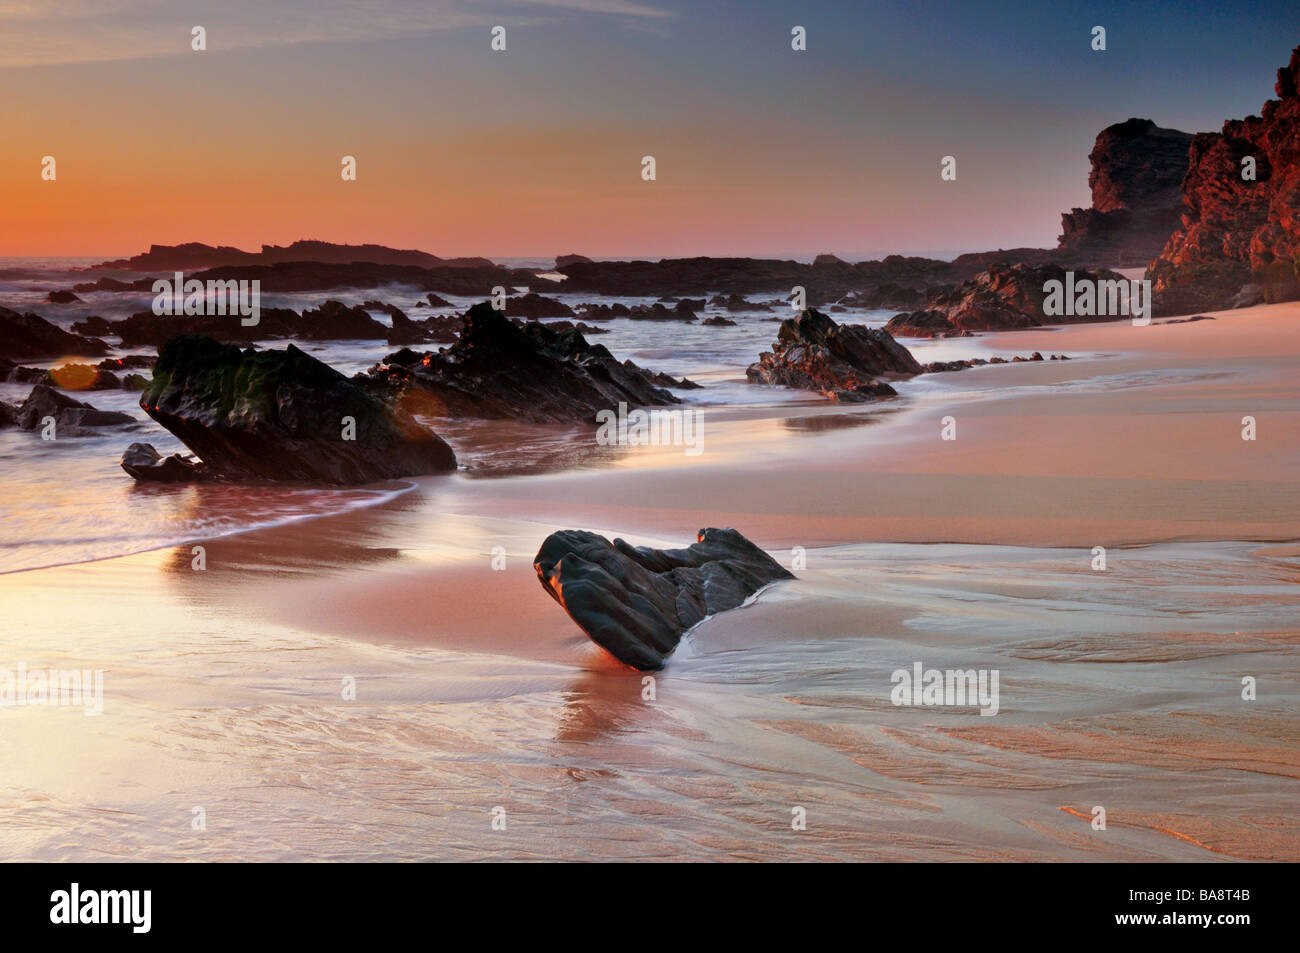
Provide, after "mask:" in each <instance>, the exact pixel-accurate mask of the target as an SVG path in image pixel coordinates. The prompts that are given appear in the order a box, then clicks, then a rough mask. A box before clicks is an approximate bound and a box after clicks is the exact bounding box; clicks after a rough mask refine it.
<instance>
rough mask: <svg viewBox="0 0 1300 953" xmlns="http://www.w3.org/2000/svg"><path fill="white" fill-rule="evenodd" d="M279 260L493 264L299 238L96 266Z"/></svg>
mask: <svg viewBox="0 0 1300 953" xmlns="http://www.w3.org/2000/svg"><path fill="white" fill-rule="evenodd" d="M277 262H314V263H318V264H352V263H354V262H368V263H371V264H375V265H409V266H413V267H419V268H434V267H469V268H481V267H483V266H485V265H487V266H491V265H492V262H490V261H488V260H487V259H486V258H450V259H445V258H439V257H438V256H437V255H430V254H429V253H428V252H422V251H416V250H414V249H400V248H389V247H388V246H386V245H336V244H334V243H333V242H319V241H296V242H294V243H293V244H292V245H263V246H262V250H261V251H260V252H248V251H243V250H242V249H239V248H232V247H230V246H228V245H220V246H215V247H214V246H212V245H204V244H203V243H202V242H187V243H186V244H183V245H153V246H150V248H149V250H148V251H147V252H145V253H144V254H141V255H135V256H134V257H132V258H123V259H118V260H116V261H106V262H102V263H101V264H99V265H96V266H95V268H96V269H103V268H116V269H128V270H131V271H193V270H195V269H198V268H217V267H221V266H224V265H271V264H275V263H277Z"/></svg>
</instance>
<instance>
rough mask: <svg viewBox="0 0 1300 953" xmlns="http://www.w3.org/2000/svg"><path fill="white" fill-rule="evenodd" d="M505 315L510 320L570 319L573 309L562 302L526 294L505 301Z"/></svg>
mask: <svg viewBox="0 0 1300 953" xmlns="http://www.w3.org/2000/svg"><path fill="white" fill-rule="evenodd" d="M506 314H508V315H509V316H510V317H512V318H524V319H537V318H572V317H573V316H574V314H573V309H572V308H570V307H569V306H568V305H567V304H565V303H564V302H563V301H556V300H555V299H554V298H544V297H542V296H541V295H539V294H532V293H529V294H526V295H523V296H522V297H518V298H507V299H506Z"/></svg>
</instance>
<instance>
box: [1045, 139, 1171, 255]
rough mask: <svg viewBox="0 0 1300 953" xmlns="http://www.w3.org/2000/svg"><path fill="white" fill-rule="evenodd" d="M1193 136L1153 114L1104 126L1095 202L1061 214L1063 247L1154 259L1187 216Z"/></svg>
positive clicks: (1094, 176)
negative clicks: (1185, 196) (1185, 194)
mask: <svg viewBox="0 0 1300 953" xmlns="http://www.w3.org/2000/svg"><path fill="white" fill-rule="evenodd" d="M1191 142H1192V136H1191V134H1190V133H1186V132H1180V131H1179V130H1177V129H1162V128H1160V127H1159V126H1157V125H1156V124H1155V123H1154V122H1152V121H1151V120H1150V119H1128V120H1125V121H1124V122H1121V123H1116V124H1115V125H1113V126H1108V127H1106V128H1105V129H1103V130H1102V131H1101V132H1100V133H1099V134H1098V136H1097V141H1096V143H1095V144H1094V146H1093V148H1092V153H1091V154H1090V155H1089V156H1088V158H1089V159H1091V160H1092V172H1091V173H1090V174H1089V176H1088V185H1089V186H1090V187H1091V188H1092V208H1076V209H1073V210H1072V211H1069V212H1066V213H1065V214H1064V215H1062V216H1061V232H1062V235H1061V244H1060V248H1061V250H1062V251H1071V252H1076V253H1078V254H1080V255H1084V256H1090V257H1091V258H1093V259H1094V260H1096V261H1098V262H1103V263H1105V264H1110V265H1125V264H1127V265H1144V264H1146V263H1147V262H1149V261H1151V259H1152V258H1154V257H1155V256H1156V255H1158V254H1159V253H1160V249H1161V248H1163V247H1164V245H1165V242H1167V241H1168V240H1169V236H1170V235H1171V234H1172V233H1173V232H1174V230H1175V229H1176V228H1178V225H1179V222H1180V221H1181V218H1182V211H1183V193H1182V181H1183V176H1184V175H1186V174H1187V149H1188V146H1189V145H1191Z"/></svg>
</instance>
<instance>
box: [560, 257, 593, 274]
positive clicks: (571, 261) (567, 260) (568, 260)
mask: <svg viewBox="0 0 1300 953" xmlns="http://www.w3.org/2000/svg"><path fill="white" fill-rule="evenodd" d="M584 261H591V259H590V258H588V257H587V256H586V255H556V256H555V270H556V271H559V270H560V269H561V268H563V267H564V266H565V265H576V264H578V263H579V262H584Z"/></svg>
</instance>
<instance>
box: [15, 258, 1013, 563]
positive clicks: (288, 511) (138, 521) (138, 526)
mask: <svg viewBox="0 0 1300 953" xmlns="http://www.w3.org/2000/svg"><path fill="white" fill-rule="evenodd" d="M91 263H92V262H91V261H90V260H87V259H75V260H69V259H59V260H51V259H39V260H38V259H4V260H0V275H8V276H9V277H8V278H3V277H0V305H3V306H5V307H9V308H13V309H16V310H20V311H28V310H30V311H35V312H36V313H37V314H40V315H41V316H43V317H45V318H46V319H48V320H50V321H52V322H54V323H55V324H58V325H60V326H62V327H64V328H70V327H71V325H72V324H73V322H75V321H78V320H80V319H82V318H84V317H86V316H87V315H91V314H98V315H100V316H102V317H105V318H107V319H109V320H115V319H118V318H122V317H126V316H128V315H130V314H132V313H134V312H136V311H141V310H148V309H149V308H150V306H151V304H152V300H153V296H152V295H148V294H135V293H126V294H119V293H112V292H93V293H87V294H85V295H83V298H84V300H83V301H82V302H81V303H74V304H71V305H52V304H47V303H45V301H44V298H45V296H46V294H48V292H49V291H51V290H54V289H59V288H70V287H71V286H72V285H73V284H75V283H77V282H79V281H84V280H86V277H87V276H86V275H85V274H84V273H78V272H76V271H74V270H72V269H73V268H75V267H77V266H85V265H88V264H91ZM508 264H512V265H516V266H519V267H524V266H531V265H540V264H541V263H540V262H532V261H529V262H510V263H508ZM16 272H20V273H21V274H22V275H23V277H16V276H15V273H16ZM553 296H554V297H557V298H559V299H560V300H562V301H564V302H565V303H567V304H569V305H570V306H576V305H578V304H580V303H584V302H587V301H590V300H594V296H590V295H553ZM423 297H424V296H423V295H418V294H416V293H415V291H414V290H413V289H411V288H408V287H402V286H389V287H384V288H377V289H375V288H372V289H358V290H350V291H349V290H336V291H331V292H328V293H316V292H313V293H308V294H284V295H271V294H268V295H265V296H264V297H263V300H262V306H263V307H265V308H270V307H288V308H293V309H294V310H297V311H302V310H304V309H306V308H313V307H318V306H319V305H320V304H321V303H322V302H323V301H324V300H326V299H328V298H334V299H337V300H341V301H343V302H345V303H347V304H349V305H353V304H360V303H362V302H363V301H365V300H369V299H377V300H380V301H385V302H389V303H392V304H396V305H398V306H399V307H401V308H403V309H404V310H406V311H407V312H408V313H409V314H411V315H412V316H415V317H417V318H418V317H424V316H428V315H430V314H438V313H460V312H462V311H463V310H464V309H465V308H467V307H469V306H470V305H471V304H473V303H474V302H475V301H476V300H478V299H472V298H462V297H455V296H444V297H447V299H448V300H449V301H451V302H452V304H453V306H454V307H452V308H440V309H430V308H427V307H425V308H416V307H414V305H415V303H416V302H417V301H419V300H422V299H423ZM771 297H775V296H765V295H751V296H750V300H752V301H755V302H760V301H767V300H769V298H771ZM600 300H603V301H606V302H609V301H614V300H618V301H622V302H623V303H625V304H629V305H632V304H649V303H652V302H653V301H655V300H656V299H654V298H619V299H613V298H604V299H600ZM372 313H373V316H374V317H375V318H376V319H377V320H379V321H380V322H381V323H389V319H388V316H387V315H386V314H384V313H382V312H372ZM709 313H710V314H712V313H723V314H726V315H727V316H728V317H730V318H732V319H733V320H735V321H737V326H736V327H706V326H703V325H700V324H688V323H682V322H677V321H664V322H660V321H631V320H628V319H615V320H612V321H608V322H603V323H602V326H604V327H606V328H608V329H609V333H607V334H600V335H593V336H592V338H591V340H592V341H594V342H598V343H600V344H603V345H605V346H606V347H607V348H609V350H610V351H611V352H612V353H613V354H614V355H615V356H616V357H617V358H619V359H620V360H623V359H631V360H633V361H635V362H636V363H638V364H640V365H641V366H643V367H647V368H650V369H652V370H658V371H663V372H665V373H668V374H671V375H673V376H675V377H683V376H684V377H689V378H691V379H692V380H694V381H696V382H697V383H701V384H703V385H705V386H704V388H703V389H702V390H698V391H692V390H687V391H680V392H678V395H679V396H680V397H681V398H682V399H683V400H684V401H685V403H686V405H687V406H688V407H699V408H710V407H712V408H732V407H754V408H757V409H759V410H760V411H761V410H764V409H766V410H768V411H769V412H772V413H774V414H776V415H780V412H781V409H782V408H783V407H785V406H786V405H788V404H792V403H798V404H801V405H809V406H813V407H814V408H815V409H817V410H818V412H821V411H822V409H823V408H824V409H827V410H834V409H836V408H834V405H831V404H830V403H829V402H827V401H824V400H822V399H821V398H813V399H811V400H810V398H809V395H807V394H802V393H799V392H790V391H785V390H773V389H771V388H764V387H755V386H753V385H750V384H748V383H747V382H746V381H745V373H744V372H745V368H746V367H747V366H748V365H749V364H751V363H753V362H754V361H755V360H757V358H758V355H759V354H760V353H761V352H763V351H764V350H767V349H768V348H770V346H771V343H772V341H773V340H774V339H775V337H776V329H777V326H778V323H777V319H780V318H783V317H785V316H786V314H787V312H786V311H783V310H777V311H772V312H758V311H755V312H747V313H742V314H730V313H727V312H720V311H716V309H712V308H710V309H709ZM891 316H892V312H889V311H848V312H846V313H837V314H835V318H836V320H839V321H853V322H857V323H862V324H867V325H871V326H879V325H881V324H883V323H884V322H885V321H887V320H888V319H889V318H890V317H891ZM109 341H110V343H111V342H112V341H113V339H112V338H111V337H110V338H109ZM285 343H287V342H283V341H268V342H264V343H263V344H262V346H263V347H270V348H283V347H284V346H285ZM294 343H297V344H298V345H299V346H300V347H302V348H303V349H304V350H306V351H307V352H308V353H310V354H312V355H314V356H315V357H318V358H319V359H320V360H322V361H324V362H326V363H327V364H330V365H331V366H333V367H335V368H337V369H338V370H340V371H342V372H343V373H345V374H354V373H357V372H360V371H363V370H365V369H366V368H368V367H370V366H371V365H373V364H374V363H375V362H377V361H379V360H381V359H382V358H383V356H384V355H386V354H389V353H391V352H392V351H393V348H390V347H389V346H388V345H387V344H385V343H384V342H383V341H329V342H294ZM907 344H908V347H909V348H910V349H911V350H913V351H914V353H915V354H916V356H917V359H918V360H920V361H922V362H927V361H934V360H943V361H948V360H956V359H960V358H969V357H976V356H988V354H989V352H988V351H987V349H986V348H985V347H984V346H983V344H982V343H981V340H980V339H979V338H958V339H950V340H942V341H929V340H915V341H913V340H909V341H908V342H907ZM122 353H126V352H122ZM134 353H152V351H151V350H150V349H138V350H137V351H135V352H134ZM119 356H120V355H119ZM20 363H25V364H26V365H27V366H33V367H51V366H57V365H58V364H59V363H61V362H58V361H31V362H20ZM954 377H955V375H952V374H945V375H932V376H931V377H930V378H924V377H922V378H918V379H916V380H913V381H904V382H901V383H899V384H898V386H897V389H898V390H899V392H900V394H901V395H902V396H903V397H904V398H907V397H910V396H915V397H924V396H927V395H931V394H945V393H948V392H949V391H951V390H953V389H954V388H956V387H959V386H960V385H959V382H957V381H956V380H954ZM30 390H31V387H30V385H25V384H22V385H20V384H8V383H0V400H5V401H9V402H11V403H21V402H22V401H23V400H24V399H25V398H26V396H27V394H28V392H29V391H30ZM78 399H81V400H84V401H87V402H89V403H91V404H93V405H94V406H95V407H98V408H100V409H104V410H117V411H123V412H127V413H131V414H133V415H134V416H135V417H136V418H137V421H138V423H137V424H136V425H134V426H132V427H128V428H105V429H104V430H103V432H102V433H101V434H97V435H94V436H88V437H67V438H64V439H59V440H55V441H42V440H41V439H40V438H39V435H37V434H32V433H23V432H18V431H15V430H0V498H2V499H3V501H4V504H5V505H4V506H3V508H0V573H3V572H11V571H14V570H20V569H32V568H37V567H41V566H51V565H62V564H65V563H71V562H82V561H86V560H92V559H102V558H105V557H110V556H117V555H124V554H127V553H133V552H142V551H145V550H148V549H152V548H155V547H158V546H166V545H171V544H174V543H179V542H183V541H186V540H191V541H198V540H203V539H210V538H213V537H215V536H219V535H223V534H226V533H230V532H238V531H243V530H248V529H254V528H258V527H263V526H271V525H276V524H279V523H283V522H286V521H289V520H294V519H300V518H311V517H313V516H319V515H323V514H325V513H329V512H338V511H341V510H345V509H349V508H353V507H357V506H364V505H367V504H369V503H374V502H379V501H382V500H383V499H386V498H387V497H388V495H389V492H391V489H390V488H383V489H380V490H376V491H375V492H363V491H355V490H334V489H319V488H318V489H310V488H293V489H285V488H281V487H245V488H243V489H239V490H224V491H223V490H216V489H213V488H205V489H204V490H202V491H199V490H197V489H195V488H182V489H179V490H178V489H177V488H152V489H151V488H139V487H136V486H134V484H133V482H132V481H131V479H130V478H129V477H128V476H127V475H126V474H125V473H124V472H123V471H122V470H121V468H120V467H119V466H118V460H119V459H120V458H121V455H122V452H123V451H124V450H125V449H126V447H127V445H128V444H130V443H133V442H137V441H139V442H145V443H152V444H153V445H154V446H155V447H156V448H157V449H158V451H159V452H160V453H162V454H164V455H166V454H169V453H173V452H176V451H180V450H184V449H185V448H184V447H183V446H182V445H181V444H180V442H179V441H177V440H176V439H175V438H174V437H172V436H171V435H170V434H169V433H168V432H167V431H165V430H163V429H162V428H161V427H159V426H158V425H156V424H155V423H153V421H151V420H149V419H148V418H147V417H146V415H145V414H144V413H143V412H142V411H141V410H140V409H139V406H138V400H139V395H138V394H136V393H133V392H130V391H121V390H98V391H88V392H84V393H82V394H80V395H78ZM817 405H820V406H817ZM804 419H805V420H806V419H807V418H804ZM435 426H436V427H437V429H438V430H439V432H440V433H441V434H442V435H443V436H444V437H445V438H446V439H448V441H449V442H451V443H452V445H453V447H454V448H455V449H456V451H457V453H458V456H459V457H460V458H461V461H462V463H463V464H464V465H466V466H468V467H471V468H473V469H474V470H475V471H477V472H481V473H483V474H484V475H486V474H491V473H506V472H535V471H540V470H545V469H554V468H556V467H557V466H572V465H581V464H584V463H601V462H608V457H609V454H607V453H604V452H603V451H602V450H600V449H599V448H597V447H595V446H594V444H593V441H592V430H590V429H587V428H581V427H572V428H529V427H518V426H516V427H514V428H511V427H509V426H500V425H487V424H480V423H479V422H462V421H448V422H435ZM810 426H813V425H812V424H809V425H807V426H806V427H803V428H802V429H805V430H806V429H807V427H810ZM800 429H801V425H800V424H793V425H792V427H791V430H792V431H795V432H797V431H799V430H800Z"/></svg>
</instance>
